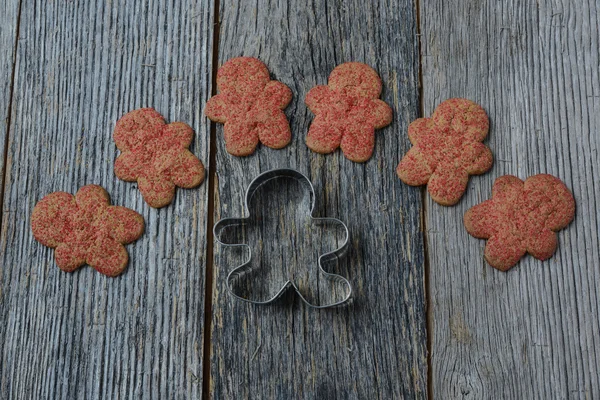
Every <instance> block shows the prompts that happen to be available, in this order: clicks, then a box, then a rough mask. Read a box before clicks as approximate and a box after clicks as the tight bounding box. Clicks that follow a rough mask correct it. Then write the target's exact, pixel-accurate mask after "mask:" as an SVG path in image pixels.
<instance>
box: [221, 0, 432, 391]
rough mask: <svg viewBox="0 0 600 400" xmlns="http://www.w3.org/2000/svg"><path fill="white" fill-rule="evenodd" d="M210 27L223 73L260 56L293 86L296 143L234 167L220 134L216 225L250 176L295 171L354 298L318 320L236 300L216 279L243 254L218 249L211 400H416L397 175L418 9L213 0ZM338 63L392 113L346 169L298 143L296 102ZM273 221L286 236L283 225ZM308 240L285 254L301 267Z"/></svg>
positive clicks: (294, 302)
mask: <svg viewBox="0 0 600 400" xmlns="http://www.w3.org/2000/svg"><path fill="white" fill-rule="evenodd" d="M220 21H221V26H220V41H219V65H222V64H223V63H224V62H225V61H226V60H228V59H230V58H232V57H237V56H242V55H245V56H254V57H258V58H260V59H261V60H262V61H263V62H265V63H266V64H267V66H268V68H269V69H270V71H271V73H272V77H273V78H274V79H277V80H280V81H282V82H283V83H285V84H287V85H288V86H290V87H291V89H292V91H293V93H294V98H293V101H292V103H291V104H290V106H289V107H288V108H287V115H288V117H289V120H290V122H291V127H292V136H293V139H292V143H291V144H290V145H289V146H288V147H286V148H284V149H282V150H272V149H269V148H266V147H264V146H260V145H259V147H258V149H257V151H256V153H255V154H254V155H252V156H249V157H247V158H238V157H234V156H231V155H229V154H228V153H227V152H226V151H225V147H224V140H223V128H222V125H218V127H217V140H216V143H217V155H216V158H217V189H218V191H217V193H216V205H215V214H216V216H215V220H218V219H219V218H221V217H235V216H241V215H242V214H244V213H245V211H244V210H243V206H242V204H243V200H244V192H245V189H246V187H247V185H248V184H249V183H250V181H251V180H252V179H253V178H255V177H256V176H257V175H258V174H259V172H264V171H266V170H269V169H273V168H283V167H291V168H295V169H297V170H299V171H301V172H303V173H305V174H307V175H308V176H309V177H310V178H311V179H312V180H313V183H314V184H315V186H316V197H317V199H316V200H317V208H316V210H317V214H318V215H320V216H332V217H338V218H340V219H342V220H343V221H345V222H347V223H348V225H349V228H350V231H351V236H352V243H351V249H350V253H349V255H348V258H347V259H346V260H345V261H343V262H341V263H339V264H338V265H337V266H333V267H330V270H331V271H332V272H338V273H342V274H344V275H346V276H347V277H348V278H350V279H351V281H352V282H353V285H354V289H355V302H354V303H353V304H352V305H351V306H349V307H346V308H339V309H333V310H324V311H319V310H313V309H310V308H308V307H306V306H305V305H303V304H302V303H301V302H300V301H299V300H298V298H296V297H295V296H293V295H292V296H285V297H284V298H283V299H281V300H280V302H279V303H278V304H277V305H271V306H255V305H250V304H247V303H244V302H241V301H239V300H234V299H233V298H232V297H231V296H229V294H228V293H227V291H226V287H225V280H226V275H227V273H228V272H229V271H230V270H231V269H232V268H233V267H234V266H235V263H236V261H239V257H240V256H239V255H235V254H234V253H235V252H232V251H231V250H230V248H225V247H220V246H216V247H215V270H214V271H215V272H214V289H213V290H214V296H213V298H214V305H213V310H212V312H213V317H212V340H211V369H210V375H211V382H210V385H211V391H212V394H213V397H214V398H257V399H268V398H286V399H287V398H315V399H334V398H340V399H342V398H344V399H345V398H348V399H352V398H371V399H373V398H381V399H390V398H401V397H407V398H414V397H416V398H425V397H426V396H427V360H426V353H427V350H426V330H425V304H424V266H423V264H424V261H423V260H424V248H423V237H422V233H421V222H420V216H421V214H420V213H421V193H420V190H419V189H418V188H410V187H408V186H406V185H403V184H402V183H401V182H400V180H399V179H398V178H397V177H396V174H395V167H396V164H397V163H398V161H399V159H400V156H401V155H402V154H404V152H406V151H407V150H408V145H409V142H408V139H407V138H406V135H405V134H404V132H405V131H406V128H407V125H408V123H409V122H410V121H411V120H413V119H414V118H416V117H417V115H418V112H419V94H418V46H417V44H418V41H417V38H416V33H417V32H416V10H415V7H414V4H413V3H412V2H407V1H373V2H371V1H369V2H365V1H360V0H354V1H345V2H341V1H339V2H331V1H313V2H310V3H307V2H303V1H297V0H287V1H265V0H259V1H256V2H237V1H232V0H222V1H221V7H220ZM346 61H362V62H366V63H367V64H369V65H371V66H373V67H374V68H375V69H376V70H377V71H378V72H379V73H380V75H381V76H382V79H383V82H384V92H383V98H384V99H385V100H386V101H387V102H388V103H389V104H390V105H391V106H392V107H393V109H394V121H393V123H392V125H391V126H390V127H387V128H385V129H383V130H380V131H378V132H377V133H376V135H377V139H376V149H375V152H374V155H373V157H372V159H371V160H370V161H369V162H367V163H366V164H356V163H353V162H350V161H348V160H346V159H345V158H344V157H343V155H342V154H341V153H340V152H339V151H338V152H336V153H335V154H330V155H319V154H316V153H313V152H311V151H310V150H309V149H308V148H307V147H306V145H305V143H304V138H305V136H306V133H307V132H308V128H309V125H310V123H311V121H312V119H313V115H312V114H311V112H310V111H309V110H308V109H307V107H306V106H305V105H304V97H305V95H306V93H307V92H308V91H309V90H310V89H311V88H312V87H314V86H315V85H317V84H326V83H327V77H328V75H329V73H330V72H331V71H332V70H333V68H334V67H335V66H336V65H338V64H340V63H342V62H346ZM274 204H275V203H274V202H271V201H270V200H266V201H265V202H264V204H263V205H262V211H264V212H273V213H277V212H278V209H277V208H276V207H274ZM282 218H284V216H282ZM282 221H285V222H282V224H281V226H282V227H283V226H284V225H285V224H286V223H288V222H289V221H287V220H285V219H282ZM291 222H293V220H292V221H291ZM262 238H263V242H262V243H263V245H264V246H265V247H268V246H278V245H280V244H281V243H282V242H278V241H279V240H282V241H283V240H286V238H284V237H282V236H280V235H279V234H278V232H274V231H265V232H262ZM315 242H316V239H315V240H312V239H311V238H310V237H302V238H301V240H300V241H298V242H297V243H296V246H295V247H294V251H297V252H298V259H305V257H310V253H309V252H310V251H313V250H314V245H315ZM265 243H266V244H265ZM266 256H268V254H267V255H266ZM313 260H314V261H316V260H315V259H314V258H313ZM271 262H272V261H271ZM275 264H276V262H275ZM305 268H306V267H305ZM257 279H260V277H257Z"/></svg>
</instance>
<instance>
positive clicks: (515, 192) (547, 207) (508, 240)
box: [464, 174, 575, 271]
mask: <svg viewBox="0 0 600 400" xmlns="http://www.w3.org/2000/svg"><path fill="white" fill-rule="evenodd" d="M574 217H575V199H574V198H573V195H572V194H571V192H570V191H569V189H567V187H566V186H565V184H564V183H563V182H561V181H560V179H558V178H555V177H554V176H552V175H546V174H540V175H535V176H532V177H529V178H527V179H526V180H525V182H523V181H522V180H520V179H519V178H517V177H515V176H512V175H505V176H501V177H500V178H498V179H496V181H495V182H494V187H493V188H492V198H491V199H490V200H486V201H484V202H483V203H481V204H478V205H476V206H475V207H473V208H471V209H469V210H468V211H467V213H466V214H465V217H464V223H465V228H467V232H469V233H470V234H471V235H472V236H475V237H476V238H481V239H488V241H487V243H486V246H485V252H484V255H485V259H486V260H487V262H488V263H490V265H491V266H493V267H494V268H497V269H499V270H501V271H506V270H508V269H510V268H512V267H513V266H514V265H515V264H516V263H517V262H518V261H519V260H520V259H521V257H523V256H524V255H525V253H529V254H531V255H532V256H534V257H535V258H538V259H540V260H546V259H548V258H550V257H551V256H552V254H554V252H555V251H556V248H557V246H558V239H557V237H556V233H555V232H558V231H559V230H561V229H563V228H564V227H566V226H567V225H568V224H569V223H570V222H571V221H572V220H573V218H574Z"/></svg>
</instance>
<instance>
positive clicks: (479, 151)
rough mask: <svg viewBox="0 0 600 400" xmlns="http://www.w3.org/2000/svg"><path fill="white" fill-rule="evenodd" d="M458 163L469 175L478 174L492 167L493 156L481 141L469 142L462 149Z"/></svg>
mask: <svg viewBox="0 0 600 400" xmlns="http://www.w3.org/2000/svg"><path fill="white" fill-rule="evenodd" d="M460 163H461V165H462V166H463V167H464V168H465V170H466V171H467V173H468V174H469V175H480V174H483V173H485V172H487V171H488V170H489V169H490V168H492V164H493V163H494V156H493V155H492V151H491V150H490V149H489V147H487V146H486V145H484V144H483V143H481V142H474V143H469V144H468V145H466V146H465V147H463V149H462V153H461V155H460Z"/></svg>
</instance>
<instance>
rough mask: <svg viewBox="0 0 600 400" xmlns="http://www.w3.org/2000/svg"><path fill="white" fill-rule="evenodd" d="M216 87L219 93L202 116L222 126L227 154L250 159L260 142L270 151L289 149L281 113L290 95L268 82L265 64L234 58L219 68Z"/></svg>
mask: <svg viewBox="0 0 600 400" xmlns="http://www.w3.org/2000/svg"><path fill="white" fill-rule="evenodd" d="M217 85H218V87H219V91H220V93H219V94H218V95H216V96H213V97H212V98H211V99H210V100H209V101H208V103H207V104H206V108H205V109H204V114H205V115H206V116H207V117H208V118H209V119H211V120H212V121H215V122H219V123H222V124H225V128H224V136H225V146H226V149H227V151H228V152H229V153H230V154H232V155H235V156H247V155H250V154H252V153H254V150H255V149H256V146H257V145H258V143H259V142H261V143H262V144H264V145H265V146H267V147H270V148H272V149H281V148H283V147H285V146H287V145H288V143H289V142H290V141H291V139H292V133H291V130H290V125H289V123H288V120H287V118H286V116H285V114H284V112H283V111H282V110H284V109H285V108H286V107H287V105H288V104H289V103H290V101H292V91H291V90H290V88H289V87H287V86H286V85H284V84H283V83H281V82H279V81H275V80H270V78H269V71H268V70H267V67H266V66H265V64H263V63H262V62H261V61H260V60H258V59H256V58H252V57H237V58H233V59H231V60H229V61H227V62H226V63H225V64H223V66H222V67H221V68H219V71H218V73H217Z"/></svg>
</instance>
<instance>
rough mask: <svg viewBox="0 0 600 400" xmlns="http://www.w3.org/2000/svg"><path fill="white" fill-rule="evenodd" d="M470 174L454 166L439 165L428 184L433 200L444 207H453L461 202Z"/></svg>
mask: <svg viewBox="0 0 600 400" xmlns="http://www.w3.org/2000/svg"><path fill="white" fill-rule="evenodd" d="M468 182H469V174H467V171H465V170H464V169H463V168H456V167H454V166H453V165H438V167H437V168H436V169H435V171H434V172H433V174H431V178H430V179H429V183H428V184H427V191H428V192H429V194H430V195H431V198H432V199H433V200H435V202H437V203H438V204H441V205H443V206H452V205H454V204H456V203H458V201H459V200H460V198H461V197H462V195H463V194H464V193H465V190H466V189H467V183H468Z"/></svg>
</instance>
